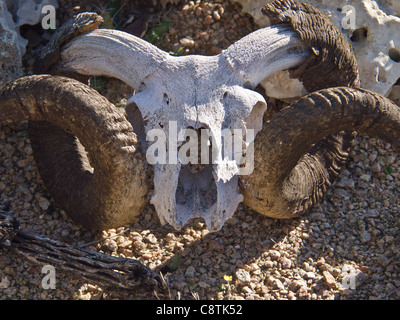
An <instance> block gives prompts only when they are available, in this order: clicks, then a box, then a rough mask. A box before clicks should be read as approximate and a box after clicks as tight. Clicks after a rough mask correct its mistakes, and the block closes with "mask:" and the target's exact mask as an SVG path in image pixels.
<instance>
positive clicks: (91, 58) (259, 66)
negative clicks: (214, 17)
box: [62, 25, 309, 230]
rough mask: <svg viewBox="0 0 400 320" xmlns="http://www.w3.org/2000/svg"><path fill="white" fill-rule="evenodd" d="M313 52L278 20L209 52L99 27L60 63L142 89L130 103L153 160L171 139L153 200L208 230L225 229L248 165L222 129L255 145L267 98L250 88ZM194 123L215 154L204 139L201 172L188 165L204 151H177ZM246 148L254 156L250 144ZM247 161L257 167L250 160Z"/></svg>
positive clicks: (174, 216)
mask: <svg viewBox="0 0 400 320" xmlns="http://www.w3.org/2000/svg"><path fill="white" fill-rule="evenodd" d="M308 55H309V51H308V49H307V48H306V47H304V45H303V43H302V42H301V41H300V39H299V38H298V37H297V36H296V34H295V32H294V31H293V30H291V29H290V28H288V27H286V26H280V25H279V26H272V27H267V28H264V29H261V30H258V31H256V32H253V33H251V34H250V35H248V36H246V37H244V38H243V39H241V40H240V41H238V42H236V43H235V44H233V45H231V46H230V47H229V48H227V49H226V50H224V51H222V53H221V54H219V55H216V56H210V57H207V56H198V55H191V56H181V57H176V56H171V55H169V54H167V53H166V52H164V51H161V50H160V49H158V48H156V47H155V46H153V45H152V44H150V43H148V42H146V41H144V40H142V39H140V38H137V37H135V36H132V35H129V34H127V33H124V32H121V31H116V30H105V29H99V30H94V31H92V32H90V33H88V34H85V35H82V36H80V37H78V38H76V39H74V40H72V41H71V42H70V43H68V44H67V45H66V46H65V48H64V50H63V51H62V61H63V64H62V67H63V68H64V69H65V70H69V71H74V72H77V73H80V74H85V75H107V76H111V77H116V78H119V79H121V80H123V81H125V82H126V83H127V84H129V85H130V86H132V87H133V88H135V89H136V91H137V93H136V94H135V95H133V96H132V97H131V98H130V99H129V100H128V102H127V106H126V109H127V113H128V115H131V116H129V120H130V121H131V123H132V125H133V127H134V128H138V126H140V125H141V126H143V125H144V132H145V134H146V136H147V137H145V136H144V135H142V136H141V137H140V136H139V138H140V139H141V140H142V141H141V142H142V143H143V145H145V146H146V142H147V147H148V149H147V155H148V157H147V158H148V160H149V157H150V158H151V155H150V153H151V154H153V153H154V150H155V149H157V152H158V156H159V153H160V152H161V149H162V147H163V146H162V145H161V143H160V140H165V139H161V137H165V138H168V139H167V140H168V143H167V148H166V149H167V152H168V159H167V160H168V161H158V162H156V163H153V169H154V195H153V197H152V199H151V203H152V204H153V205H154V206H155V209H156V211H157V213H158V216H159V218H160V220H161V222H162V223H169V224H171V225H173V226H174V227H176V228H179V227H182V226H183V225H184V224H185V223H186V222H187V221H188V220H189V219H190V218H192V217H203V218H204V220H205V222H206V224H207V226H208V227H209V229H211V230H219V229H220V228H221V227H222V225H223V224H224V222H225V221H226V219H228V218H229V217H231V216H232V214H233V213H234V212H235V210H236V208H237V206H238V204H239V203H240V202H241V201H243V196H242V194H241V193H240V192H239V189H238V174H239V173H241V174H243V169H241V168H240V165H241V164H240V163H238V161H236V160H235V159H233V157H227V156H226V154H224V155H222V150H223V149H224V147H226V145H223V143H222V141H221V140H222V138H223V137H222V132H226V129H229V130H232V132H233V130H235V129H239V130H243V132H245V133H246V141H245V145H246V146H249V145H250V144H251V142H252V140H253V139H252V137H254V135H255V134H256V133H257V132H258V131H259V130H260V129H261V128H262V121H263V120H262V119H263V113H264V111H265V109H266V107H267V105H266V102H265V100H264V98H263V97H262V96H261V95H260V94H258V93H256V92H255V91H252V90H251V89H254V88H255V86H256V85H257V84H258V83H259V82H260V81H261V80H262V79H264V78H265V77H267V76H268V75H270V74H272V73H274V72H276V71H278V70H282V69H288V68H292V67H296V66H298V65H299V64H301V63H302V62H303V61H304V59H305V58H306V57H307V56H308ZM136 108H137V109H138V110H139V111H140V115H139V114H138V112H137V110H136ZM140 118H141V119H140ZM139 119H140V120H141V121H142V124H140V122H141V121H139ZM188 129H194V130H197V132H201V133H203V134H204V133H205V132H207V134H208V135H211V137H212V139H211V141H212V142H211V145H212V146H211V151H212V157H213V160H212V161H208V160H209V159H208V157H207V156H205V157H204V152H205V151H208V147H207V148H205V147H204V145H203V148H201V152H202V154H201V156H203V160H205V163H204V162H203V163H201V164H202V165H204V166H201V169H200V170H197V171H196V172H195V171H193V170H190V165H195V164H196V161H193V160H197V159H198V157H197V156H195V157H194V159H193V158H192V159H191V160H189V162H190V163H189V164H188V161H185V160H184V159H183V157H182V155H183V153H179V149H180V148H183V147H184V145H185V144H184V142H185V135H186V134H187V130H188ZM249 129H250V130H249ZM156 130H159V131H161V132H162V133H163V134H161V135H158V136H157V142H153V143H154V144H156V143H157V147H160V148H156V147H155V146H154V145H153V146H152V145H151V143H149V140H150V139H151V140H152V141H154V140H155V139H154V136H153V135H152V134H154V133H157V131H156ZM206 130H207V131H206ZM224 130H225V131H224ZM251 130H253V131H251ZM224 138H225V140H224V141H226V137H224ZM145 139H146V140H147V141H144V140H145ZM201 139H204V137H202V138H201ZM206 139H207V138H206ZM196 140H197V139H196ZM203 141H204V140H203ZM161 142H164V141H161ZM187 143H193V141H190V140H189V142H187ZM194 143H195V145H196V147H197V145H198V144H197V141H195V142H194ZM187 147H188V146H186V147H185V149H186V148H187ZM192 150H193V148H192V149H191V151H192ZM150 151H151V152H150ZM234 151H235V152H238V151H237V150H234ZM246 151H247V153H246V155H251V150H246ZM157 152H156V153H157ZM201 152H200V150H198V153H201ZM241 152H242V150H240V153H241ZM191 156H192V154H191ZM198 156H200V154H198ZM247 166H250V167H251V163H250V161H248V163H247Z"/></svg>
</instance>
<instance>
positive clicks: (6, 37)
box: [0, 1, 22, 88]
mask: <svg viewBox="0 0 400 320" xmlns="http://www.w3.org/2000/svg"><path fill="white" fill-rule="evenodd" d="M17 38H18V35H17V33H16V32H15V31H14V22H13V20H12V16H11V14H10V13H9V12H8V11H7V8H6V7H5V4H4V2H2V1H0V48H1V49H0V88H1V87H3V86H4V85H5V84H6V83H8V82H10V81H12V80H14V79H16V78H18V77H20V76H21V75H22V69H21V68H22V61H21V51H20V50H19V47H18V45H17V41H18V40H17Z"/></svg>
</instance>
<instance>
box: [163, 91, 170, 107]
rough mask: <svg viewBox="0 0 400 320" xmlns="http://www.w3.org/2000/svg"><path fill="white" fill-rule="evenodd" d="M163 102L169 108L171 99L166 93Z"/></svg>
mask: <svg viewBox="0 0 400 320" xmlns="http://www.w3.org/2000/svg"><path fill="white" fill-rule="evenodd" d="M163 101H164V103H165V104H166V105H167V106H169V97H168V95H167V94H166V93H164V95H163Z"/></svg>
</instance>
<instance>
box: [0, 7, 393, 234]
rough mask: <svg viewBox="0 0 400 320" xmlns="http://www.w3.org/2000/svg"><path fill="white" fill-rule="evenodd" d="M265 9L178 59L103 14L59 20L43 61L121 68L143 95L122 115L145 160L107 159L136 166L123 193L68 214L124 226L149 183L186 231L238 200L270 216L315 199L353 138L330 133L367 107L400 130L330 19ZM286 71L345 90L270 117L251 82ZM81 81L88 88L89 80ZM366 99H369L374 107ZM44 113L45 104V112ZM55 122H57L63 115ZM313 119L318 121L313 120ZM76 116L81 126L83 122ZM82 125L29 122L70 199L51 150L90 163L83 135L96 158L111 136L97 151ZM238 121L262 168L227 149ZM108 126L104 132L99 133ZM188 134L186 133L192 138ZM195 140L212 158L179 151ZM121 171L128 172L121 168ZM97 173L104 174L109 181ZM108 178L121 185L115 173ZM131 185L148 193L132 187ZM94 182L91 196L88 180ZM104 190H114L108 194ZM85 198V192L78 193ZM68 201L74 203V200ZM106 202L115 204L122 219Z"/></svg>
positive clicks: (108, 71) (112, 73)
mask: <svg viewBox="0 0 400 320" xmlns="http://www.w3.org/2000/svg"><path fill="white" fill-rule="evenodd" d="M264 13H265V14H267V15H268V16H269V17H270V18H271V20H272V21H273V22H275V23H276V24H275V25H272V26H269V27H266V28H263V29H260V30H257V31H255V32H253V33H251V34H249V35H248V36H246V37H244V38H242V39H241V40H239V41H237V42H236V43H234V44H233V45H231V46H230V47H228V48H227V49H226V50H223V51H222V52H221V53H220V54H219V55H216V56H209V57H206V56H196V55H192V56H182V57H176V56H171V55H169V54H167V53H165V52H163V51H162V50H160V49H158V48H156V47H155V46H153V45H151V44H150V43H148V42H146V41H144V40H142V39H140V38H137V37H135V36H132V35H129V34H127V33H124V32H121V31H116V30H107V29H95V28H92V27H91V26H92V25H94V26H95V27H97V25H98V23H99V18H98V17H97V15H95V14H82V15H79V16H78V17H76V18H75V20H74V21H72V22H71V23H70V24H67V25H65V26H63V27H62V28H60V30H59V31H58V34H57V35H56V36H55V40H53V41H52V42H51V43H50V44H49V46H48V49H47V50H45V51H44V54H43V62H44V64H45V65H46V68H51V69H52V72H57V73H63V74H79V75H86V76H92V75H105V76H109V77H115V78H118V79H120V80H122V81H124V82H125V83H127V84H129V85H130V86H131V87H133V88H134V89H135V90H136V93H135V94H134V95H133V96H132V97H131V98H130V99H129V100H128V102H127V105H126V114H127V118H128V120H129V122H130V124H129V125H131V126H132V127H133V129H132V130H133V131H134V132H135V133H136V134H137V137H138V139H139V141H140V142H141V147H140V146H139V143H138V142H137V141H136V142H135V144H134V148H132V149H131V154H132V155H131V157H132V158H134V159H135V161H138V162H132V161H131V160H129V161H128V160H126V159H127V157H128V155H127V154H124V157H122V158H121V156H120V158H118V159H117V160H115V159H112V157H111V158H109V157H106V164H108V165H110V166H111V165H113V164H114V165H117V166H118V168H119V167H121V166H122V167H123V165H121V161H126V170H128V171H129V170H131V171H134V172H135V175H133V174H132V173H130V174H129V175H127V178H124V179H123V183H122V184H123V185H122V186H121V190H122V191H123V192H121V195H117V193H118V192H117V191H115V190H113V191H112V192H111V191H110V190H111V189H112V188H111V187H110V188H108V189H107V190H109V191H110V194H112V195H113V196H115V199H114V198H111V197H110V196H108V198H107V199H108V200H107V201H105V200H104V199H103V198H101V199H97V200H95V201H94V203H95V204H99V205H102V204H104V203H106V204H107V205H108V206H106V208H105V209H101V208H100V207H99V206H95V205H93V207H94V209H95V210H98V211H100V213H93V209H92V210H91V209H90V208H88V209H87V210H86V211H84V212H83V213H82V214H80V213H78V212H72V216H73V217H74V219H75V220H76V221H79V222H81V223H83V224H84V225H86V226H87V227H91V228H105V227H109V226H111V225H113V226H115V225H121V224H123V223H127V221H129V219H130V218H131V216H132V215H134V214H138V213H140V211H141V209H142V208H143V206H144V204H145V203H146V197H145V196H144V193H145V192H146V190H147V188H150V187H151V184H153V185H154V186H153V187H154V193H153V195H152V197H151V203H152V204H153V205H154V206H155V209H156V212H157V214H158V216H159V218H160V220H161V222H162V223H169V224H171V225H173V226H174V227H175V228H181V227H182V226H184V225H185V223H186V222H187V221H188V220H189V219H191V218H193V217H202V218H204V220H205V222H206V224H207V226H208V228H209V229H211V230H219V229H220V228H221V227H222V226H223V224H224V222H225V221H226V220H227V219H228V218H229V217H231V216H232V215H233V213H234V212H235V210H236V208H237V206H238V204H239V203H240V202H241V201H244V202H245V203H246V204H247V205H249V206H250V207H251V208H254V209H255V210H256V211H258V212H260V213H262V214H266V215H268V216H273V217H278V218H286V217H293V216H297V215H299V214H301V213H303V212H304V211H305V210H307V209H308V208H309V207H310V206H311V205H313V204H314V203H315V202H316V201H318V199H319V198H320V197H321V196H322V194H323V192H324V191H325V190H326V188H327V187H328V186H329V185H330V183H331V182H332V181H333V179H334V178H335V177H336V175H337V173H338V170H340V167H341V166H342V165H343V163H344V161H345V160H346V157H347V151H348V147H349V145H350V144H349V142H350V141H351V137H350V135H349V134H346V133H345V134H342V133H341V134H338V135H333V134H337V133H339V132H341V131H353V130H357V129H359V130H360V132H366V133H368V132H369V131H368V130H369V129H371V128H372V127H368V126H366V127H365V125H364V123H359V122H358V120H357V121H356V120H355V119H357V117H359V115H360V113H361V114H363V115H364V118H365V121H366V123H370V121H376V119H375V118H376V117H378V115H379V116H382V117H383V118H384V120H383V121H386V120H387V119H388V120H387V122H388V123H390V126H389V125H388V126H387V128H386V129H387V130H389V131H390V130H392V131H393V132H396V130H397V129H398V125H399V124H398V119H397V118H396V117H398V111H397V109H396V107H395V106H393V105H392V104H391V103H390V102H387V101H386V100H385V99H384V98H383V97H375V95H374V94H372V93H368V92H364V93H363V94H364V95H362V94H361V93H360V92H361V90H360V89H352V88H349V87H350V86H356V85H358V83H359V82H358V81H359V79H358V72H357V64H356V62H355V59H354V56H353V54H352V51H351V48H350V46H349V44H348V43H347V41H346V40H345V39H344V38H343V36H342V35H341V34H340V31H339V30H337V29H336V27H334V26H333V25H332V24H331V23H330V22H329V21H328V20H327V19H326V17H324V16H323V15H322V14H321V13H320V12H319V11H318V10H316V9H315V8H313V7H311V6H309V5H306V4H300V3H298V2H297V1H294V0H290V1H289V0H284V1H275V2H274V3H272V4H269V5H267V6H266V7H265V8H264ZM91 29H95V30H91ZM71 30H72V31H71ZM59 47H61V48H59ZM285 69H289V70H290V72H291V74H292V76H293V77H298V78H299V79H300V80H301V81H302V82H303V85H304V86H305V88H306V89H307V90H308V91H309V92H314V91H315V90H319V89H323V88H329V87H337V86H346V87H342V88H337V89H335V90H333V89H327V90H328V91H321V92H318V93H314V95H310V96H307V97H305V98H303V99H301V100H300V101H299V102H298V103H296V104H295V105H294V106H291V107H290V108H287V109H285V110H283V111H282V112H280V113H279V114H278V115H279V117H278V116H277V117H276V119H275V118H273V119H272V120H271V121H270V122H265V121H263V114H264V111H265V109H266V107H267V106H266V102H265V100H264V98H263V96H261V95H260V94H258V93H256V92H255V91H254V89H255V87H256V86H257V85H258V84H259V83H260V82H261V81H262V80H263V79H264V78H266V77H267V76H269V75H271V74H273V73H274V72H276V71H279V70H285ZM316 74H318V75H319V76H316ZM39 80H40V81H42V82H45V83H47V85H48V86H49V88H53V89H49V90H50V91H54V90H55V91H57V90H56V89H57V88H59V86H58V85H59V81H60V80H54V81H56V83H57V85H56V86H54V84H53V83H52V82H51V81H50V80H49V79H48V78H44V79H39ZM46 81H47V82H46ZM49 81H50V82H49ZM19 86H21V84H19ZM71 86H72V87H73V86H75V87H77V88H78V87H79V86H78V84H76V83H75V82H73V83H72V84H69V88H71ZM17 87H18V86H17ZM22 87H23V85H22ZM18 88H19V87H18ZM14 89H15V88H14ZM21 90H22V89H21ZM79 90H81V91H82V90H83V91H85V90H84V89H82V88H81V87H79ZM329 90H330V91H329ZM12 92H13V87H8V88H6V89H5V90H3V92H2V93H1V94H2V95H3V96H4V97H7V95H10V94H12ZM71 94H72V93H71ZM93 94H94V93H93ZM94 95H97V94H94ZM356 98H359V100H357V99H356ZM31 99H33V98H32V97H31ZM86 99H87V97H86ZM96 99H99V98H96ZM363 99H364V100H366V101H368V103H369V107H366V106H365V105H366V103H365V101H364V100H363ZM56 100H57V98H56ZM360 101H361V102H360ZM376 101H378V102H379V103H381V101H384V102H385V103H386V105H390V110H391V112H392V113H387V114H386V113H385V114H381V112H380V111H379V110H380V109H379V108H378V109H377V108H376V105H377V102H376ZM319 103H322V106H319ZM379 103H378V105H379ZM338 104H339V105H342V107H341V108H339V109H340V110H339V111H342V112H338V109H335V108H337V105H338ZM353 105H354V108H353ZM87 108H88V110H90V111H88V112H89V113H96V114H97V113H99V112H100V111H99V110H100V109H101V108H98V109H96V107H95V106H94V105H93V104H91V105H90V106H88V107H87ZM346 108H347V109H346ZM363 108H364V109H363ZM365 108H366V109H365ZM353 109H354V110H353ZM392 109H393V110H392ZM2 110H5V109H2ZM377 110H378V111H377ZM0 111H1V110H0ZM2 112H4V111H2ZM68 112H69V111H68ZM39 114H41V115H42V114H45V112H44V111H43V110H41V111H40V112H39ZM377 114H378V115H377ZM30 115H32V114H30ZM114 117H115V119H116V122H117V123H118V124H119V125H122V124H123V123H124V121H123V120H122V119H121V116H120V115H118V116H114ZM385 117H386V118H387V119H386V118H385ZM393 117H394V118H393ZM28 118H29V116H28ZM364 118H363V119H364ZM343 119H344V120H343ZM348 119H350V120H348ZM371 119H375V120H371ZM29 120H45V121H50V120H48V119H47V118H46V117H44V118H40V117H32V116H31V118H29ZM340 120H343V121H342V122H341V121H340ZM345 120H346V121H345ZM68 121H75V122H76V121H77V119H75V117H73V116H71V119H69V120H68ZM51 122H53V124H54V122H55V124H56V126H61V124H60V122H59V121H58V120H54V119H52V120H51ZM331 123H332V124H335V126H333V125H330V124H331ZM309 124H312V127H311V128H309V127H308V125H309ZM80 125H81V126H82V127H84V126H85V123H84V122H82V123H81V124H80ZM76 126H78V127H79V125H77V124H76V123H74V130H75V131H74V130H69V127H68V126H65V124H64V126H61V127H62V128H63V130H58V129H56V128H54V127H52V125H50V124H46V123H43V122H38V123H36V124H34V125H33V126H32V128H31V130H30V133H31V139H32V144H33V147H34V150H35V154H36V159H37V163H38V167H39V170H40V171H41V175H42V177H43V180H44V181H45V183H46V185H47V186H48V188H49V190H51V191H53V192H52V193H53V195H54V198H55V199H56V200H57V199H60V202H63V203H64V204H65V205H67V206H68V205H70V203H71V202H73V201H76V200H74V199H71V198H68V199H65V197H66V196H65V187H64V186H63V185H62V183H60V180H62V178H61V177H59V176H58V178H57V179H55V178H54V175H55V172H58V173H57V174H58V175H60V173H59V172H60V171H63V170H67V171H68V169H62V168H64V167H61V164H60V163H61V162H62V161H60V160H57V161H54V162H53V164H52V165H49V162H50V160H48V159H51V158H57V157H58V158H60V155H59V154H58V153H59V152H61V151H64V150H65V149H67V150H70V151H71V153H74V152H75V153H79V156H76V155H74V159H75V160H79V161H82V162H85V168H87V167H88V164H87V162H88V161H87V158H86V160H85V159H84V158H85V155H84V152H83V151H82V149H83V148H82V146H81V145H80V143H79V141H77V140H76V139H75V138H74V137H75V136H77V137H78V138H79V137H80V136H83V139H84V142H82V141H81V142H82V144H84V145H85V144H86V145H85V147H86V148H87V150H86V151H87V152H88V157H89V159H90V160H91V158H92V157H94V158H95V160H96V161H100V157H101V156H99V153H101V152H108V151H106V149H107V143H105V145H104V146H103V147H102V148H99V147H96V148H90V144H89V142H88V137H87V136H86V135H85V133H82V132H81V131H82V128H80V129H79V128H78V129H77V127H76ZM43 128H45V129H43ZM124 128H125V127H124ZM235 129H236V130H239V132H242V133H244V135H243V136H242V140H241V148H239V149H240V150H234V151H235V152H237V153H238V154H240V155H242V153H243V152H246V156H247V155H248V154H251V153H252V150H254V172H252V170H251V169H252V163H250V162H251V157H250V161H249V160H248V159H249V158H246V161H245V162H244V163H243V162H241V160H238V159H241V158H240V157H238V158H235V157H229V156H227V155H226V154H225V153H224V152H223V151H225V149H224V148H225V147H226V145H224V143H223V142H222V138H223V134H222V132H225V131H226V130H228V131H232V130H235ZM375 129H376V128H375V127H374V130H372V129H371V130H372V131H371V132H373V133H374V134H376V135H378V136H381V137H384V138H387V139H390V140H392V136H390V135H388V134H387V132H389V131H387V132H386V133H383V132H382V131H380V130H375ZM96 130H97V131H99V130H103V131H106V130H108V131H110V132H111V133H110V135H112V136H116V137H119V138H120V139H122V140H124V139H123V133H121V130H120V129H119V130H116V129H113V124H112V123H110V121H109V120H107V121H106V120H104V121H103V122H101V125H99V128H96ZM122 131H126V129H124V130H122ZM392 131H390V132H391V133H392ZM76 132H78V133H76ZM188 132H191V133H193V132H195V133H204V132H206V133H207V138H206V139H205V141H207V143H206V144H201V143H200V142H204V140H202V139H203V138H202V136H201V138H199V137H198V136H197V135H195V138H194V141H192V140H191V139H190V138H192V136H190V135H189V136H188V134H187V133H188ZM155 133H156V137H157V139H155V138H154V134H155ZM157 134H158V135H157ZM50 135H51V136H55V135H56V136H58V137H59V140H57V141H55V140H56V139H52V138H49V137H50ZM103 135H104V132H102V134H101V135H100V136H103ZM396 135H398V134H397V133H396V134H394V136H396ZM254 136H255V139H254ZM163 137H164V138H165V140H168V142H167V144H166V148H165V150H164V151H163V150H162V143H160V142H163V139H162V138H163ZM187 137H189V141H186V140H185V139H186V138H187ZM210 137H211V138H210ZM92 138H93V139H96V138H97V137H96V136H95V135H94V136H93V137H92ZM224 139H225V136H224ZM117 140H118V139H117ZM60 141H61V142H62V143H60ZM224 141H225V140H224ZM300 142H301V144H300ZM187 143H188V144H189V145H190V146H193V147H194V146H195V145H197V146H198V145H199V144H200V145H201V152H204V151H211V152H210V154H211V155H212V156H210V157H209V154H208V155H207V153H206V157H203V158H202V156H203V154H201V155H200V151H199V150H198V152H199V153H197V154H195V153H194V154H192V151H190V156H189V157H186V156H187V152H180V151H182V150H184V151H185V150H186V151H187V149H188V144H187ZM229 144H232V142H229V143H228V146H229ZM66 145H67V146H68V147H65V146H66ZM96 145H98V143H97V144H96ZM155 145H157V148H155V147H154V146H155ZM117 146H118V144H116V146H114V147H113V148H112V150H114V151H113V152H117V153H119V154H121V150H125V151H126V150H127V146H125V147H123V148H122V147H119V148H122V149H121V150H120V149H118V147H117ZM252 146H254V149H252V148H251V147H252ZM128 149H129V148H128ZM194 149H196V148H193V149H190V150H194ZM205 149H206V150H205ZM118 150H120V151H118ZM154 150H157V152H154ZM110 152H111V151H110ZM163 152H164V153H163ZM94 153H96V154H97V155H96V156H95V155H94ZM163 154H164V155H168V156H167V157H164V158H165V159H164V160H165V161H159V160H160V155H163ZM144 155H145V156H144ZM46 157H48V159H47V160H46V159H44V158H46ZM144 157H146V159H147V163H146V161H145V160H144V159H143V158H144ZM161 158H162V157H161ZM210 158H211V159H210ZM107 159H108V160H107ZM123 159H125V160H123ZM154 159H156V160H157V161H154ZM188 159H189V160H188ZM199 159H200V160H201V161H200V162H201V163H199V162H198V160H199ZM142 160H143V162H141V161H142ZM79 161H78V162H79ZM107 161H108V162H107ZM152 161H153V162H154V163H153V162H152ZM64 162H68V161H64ZM90 162H91V164H92V161H90ZM148 162H150V164H152V169H153V172H154V177H153V180H152V182H149V179H148V176H147V172H148V171H147V170H146V167H147V164H148ZM135 163H137V164H135ZM138 163H140V165H139V164H138ZM63 165H65V163H64V164H63ZM93 166H94V167H95V168H94V173H93V172H92V174H94V176H96V175H97V176H99V175H101V176H106V174H107V170H111V168H109V169H107V165H104V163H103V164H102V165H100V164H98V163H95V165H93ZM87 170H89V169H86V171H87ZM313 170H314V171H313ZM69 171H71V170H69ZM89 171H90V170H89ZM112 171H113V174H114V176H113V177H112V179H117V180H118V179H119V178H118V177H117V174H116V173H117V171H118V170H112ZM118 172H119V174H120V175H123V174H124V173H123V170H122V169H121V170H120V171H118ZM71 174H72V173H71ZM133 177H135V178H133ZM109 178H110V177H109ZM110 179H111V178H110ZM55 180H56V181H58V182H54V181H55ZM99 181H101V183H105V181H106V180H105V179H99ZM118 181H119V180H118ZM129 181H131V182H129ZM99 183H100V182H99ZM94 184H95V183H94ZM110 184H111V185H112V186H113V187H115V186H116V183H115V182H114V181H113V182H112V183H111V181H110ZM138 185H140V187H138ZM96 187H98V185H96ZM63 188H64V189H63ZM134 190H140V192H139V191H138V192H137V194H135V191H134ZM86 191H87V192H92V193H95V191H94V190H91V189H89V188H88V189H87V190H86ZM71 197H72V195H71ZM95 197H96V196H95ZM99 197H104V198H105V197H107V196H106V195H105V194H104V192H103V193H102V194H101V195H99ZM79 199H84V196H82V195H81V194H80V198H79ZM110 203H111V204H112V205H114V206H112V205H109V204H110ZM117 204H118V205H120V206H121V207H118V205H117ZM117 207H118V209H116V208H117ZM70 209H71V210H70V211H74V210H75V209H76V207H71V208H70ZM133 209H134V211H135V212H134V213H127V214H126V215H125V216H124V213H123V212H124V211H130V212H131V211H132V210H133ZM110 210H115V211H116V214H115V217H114V218H113V217H112V216H113V213H110ZM77 211H79V210H77ZM97 215H98V216H97ZM86 216H88V217H86ZM96 219H97V221H96Z"/></svg>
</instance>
